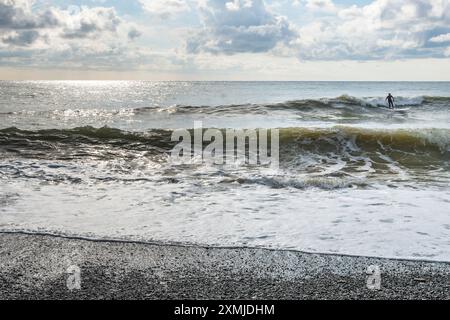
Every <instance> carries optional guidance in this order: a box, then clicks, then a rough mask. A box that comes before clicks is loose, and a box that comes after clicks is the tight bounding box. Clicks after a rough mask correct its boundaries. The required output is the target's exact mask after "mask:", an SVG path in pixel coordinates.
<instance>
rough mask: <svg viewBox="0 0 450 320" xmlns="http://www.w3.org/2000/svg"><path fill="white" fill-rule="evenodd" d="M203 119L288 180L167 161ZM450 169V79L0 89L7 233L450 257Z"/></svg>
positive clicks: (256, 169) (31, 84)
mask: <svg viewBox="0 0 450 320" xmlns="http://www.w3.org/2000/svg"><path fill="white" fill-rule="evenodd" d="M389 92H391V93H392V94H393V95H394V96H395V97H396V104H397V108H398V110H396V111H391V110H388V109H387V108H386V105H385V102H384V97H385V96H386V95H387V93H389ZM194 121H202V123H203V126H204V128H218V129H222V130H225V129H227V128H245V129H264V128H270V129H275V128H276V129H279V132H280V165H279V168H277V169H274V168H268V167H264V166H245V165H243V166H238V167H227V166H218V165H205V164H199V163H192V164H188V165H182V166H180V165H175V164H173V163H171V162H170V150H171V149H172V148H173V146H174V145H175V142H172V141H171V133H172V132H173V130H175V129H182V128H185V129H192V128H193V127H194ZM449 169H450V82H146V81H18V82H14V81H1V82H0V182H1V183H0V231H13V232H14V231H25V232H39V233H49V234H62V235H67V236H80V237H87V238H93V239H96V238H99V239H100V238H101V239H122V240H139V241H149V242H153V241H157V242H163V243H183V244H200V245H210V246H250V247H267V248H277V249H293V250H302V251H308V252H326V253H341V254H351V255H365V256H382V257H391V258H409V259H419V260H440V261H450V188H449V183H450V172H449Z"/></svg>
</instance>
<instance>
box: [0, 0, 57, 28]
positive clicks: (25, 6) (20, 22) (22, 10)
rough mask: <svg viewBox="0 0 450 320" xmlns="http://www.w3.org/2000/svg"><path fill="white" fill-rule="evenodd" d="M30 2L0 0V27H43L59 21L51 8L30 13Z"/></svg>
mask: <svg viewBox="0 0 450 320" xmlns="http://www.w3.org/2000/svg"><path fill="white" fill-rule="evenodd" d="M31 4H32V1H29V0H0V28H1V29H30V28H45V27H52V26H55V25H58V24H59V23H60V21H59V20H58V18H57V17H56V16H55V15H54V13H53V11H51V10H46V11H43V12H40V13H39V14H32V13H31Z"/></svg>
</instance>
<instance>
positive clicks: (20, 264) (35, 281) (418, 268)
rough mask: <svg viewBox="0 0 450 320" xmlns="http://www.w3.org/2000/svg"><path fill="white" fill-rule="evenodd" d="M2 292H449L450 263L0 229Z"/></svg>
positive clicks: (235, 295) (246, 295) (424, 295)
mask: <svg viewBox="0 0 450 320" xmlns="http://www.w3.org/2000/svg"><path fill="white" fill-rule="evenodd" d="M73 265H75V266H77V267H79V268H80V271H81V274H80V279H81V289H79V290H77V289H74V290H69V289H68V286H67V280H68V278H69V277H70V274H68V273H67V269H68V268H69V267H70V266H73ZM371 265H374V266H378V267H379V268H380V270H381V288H380V290H370V289H368V288H367V285H366V283H367V279H368V274H367V268H368V267H369V266H371ZM72 278H73V277H72ZM0 299H246V300H247V299H450V264H449V263H439V262H425V261H406V260H392V259H379V258H367V257H352V256H341V255H326V254H310V253H303V252H297V251H279V250H266V249H250V248H223V249H221V248H205V247H187V246H176V245H163V244H145V243H128V242H108V241H90V240H83V239H72V238H63V237H56V236H46V235H27V234H7V233H1V234H0Z"/></svg>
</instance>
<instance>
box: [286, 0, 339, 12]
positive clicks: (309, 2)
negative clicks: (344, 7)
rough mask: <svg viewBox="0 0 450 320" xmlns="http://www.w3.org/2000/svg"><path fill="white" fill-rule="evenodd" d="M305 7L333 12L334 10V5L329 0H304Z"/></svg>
mask: <svg viewBox="0 0 450 320" xmlns="http://www.w3.org/2000/svg"><path fill="white" fill-rule="evenodd" d="M294 4H295V3H294ZM297 5H298V4H297ZM306 8H308V9H310V10H318V11H329V12H334V11H335V10H336V7H335V5H334V3H333V1H331V0H306Z"/></svg>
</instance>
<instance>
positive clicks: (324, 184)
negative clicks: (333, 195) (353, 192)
mask: <svg viewBox="0 0 450 320" xmlns="http://www.w3.org/2000/svg"><path fill="white" fill-rule="evenodd" d="M221 182H222V183H239V184H259V185H264V186H269V187H271V188H274V189H283V188H295V189H309V188H318V189H323V190H333V189H343V188H355V187H365V186H366V185H367V183H365V182H363V181H358V180H355V179H353V180H352V179H346V178H337V177H310V178H303V179H294V178H286V177H282V176H279V177H276V176H274V177H269V176H267V177H248V178H236V179H224V180H223V181H221Z"/></svg>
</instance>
